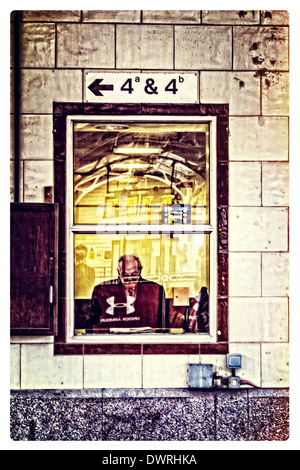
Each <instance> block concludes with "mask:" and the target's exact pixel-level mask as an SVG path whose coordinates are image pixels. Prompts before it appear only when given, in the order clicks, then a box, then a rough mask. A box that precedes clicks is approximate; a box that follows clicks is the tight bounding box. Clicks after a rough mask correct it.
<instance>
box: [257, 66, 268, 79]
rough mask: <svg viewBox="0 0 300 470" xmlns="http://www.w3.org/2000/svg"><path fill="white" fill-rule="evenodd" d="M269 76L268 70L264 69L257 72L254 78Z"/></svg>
mask: <svg viewBox="0 0 300 470" xmlns="http://www.w3.org/2000/svg"><path fill="white" fill-rule="evenodd" d="M266 75H268V69H265V68H262V69H259V70H257V71H256V72H255V74H254V78H259V77H265V76H266Z"/></svg>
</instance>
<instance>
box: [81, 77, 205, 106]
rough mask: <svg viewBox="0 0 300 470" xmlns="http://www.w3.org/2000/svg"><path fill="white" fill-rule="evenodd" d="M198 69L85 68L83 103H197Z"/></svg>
mask: <svg viewBox="0 0 300 470" xmlns="http://www.w3.org/2000/svg"><path fill="white" fill-rule="evenodd" d="M198 90H199V87H198V74H197V73H175V72H174V73H154V72H149V73H145V72H143V73H123V72H122V73H120V72H112V73H106V72H104V73H101V72H86V74H85V97H84V101H85V102H86V103H198V102H199V93H198Z"/></svg>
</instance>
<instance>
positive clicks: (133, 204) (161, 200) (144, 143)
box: [74, 122, 209, 224]
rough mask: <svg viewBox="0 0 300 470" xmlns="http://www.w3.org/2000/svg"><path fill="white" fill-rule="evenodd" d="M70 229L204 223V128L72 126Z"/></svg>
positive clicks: (206, 160) (206, 187) (206, 190)
mask: <svg viewBox="0 0 300 470" xmlns="http://www.w3.org/2000/svg"><path fill="white" fill-rule="evenodd" d="M74 223H75V224H102V223H105V224H160V223H164V224H176V223H181V224H182V223H183V224H189V223H192V224H207V223H209V126H208V124H203V123H200V124H195V123H190V124H188V123H183V124H181V123H149V122H148V123H126V124H115V123H111V124H101V123H77V124H74Z"/></svg>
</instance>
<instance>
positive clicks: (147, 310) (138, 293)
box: [74, 233, 210, 334]
mask: <svg viewBox="0 0 300 470" xmlns="http://www.w3.org/2000/svg"><path fill="white" fill-rule="evenodd" d="M74 249H75V257H74V259H75V269H74V273H75V279H74V289H75V291H74V297H75V334H85V333H94V334H97V333H104V332H105V333H115V332H120V331H123V329H124V328H125V329H126V330H127V332H129V331H133V332H136V331H138V332H139V331H140V332H145V331H146V332H147V331H149V332H165V331H170V329H176V331H177V329H178V332H182V333H183V332H192V333H207V332H208V330H209V308H208V295H209V287H210V279H209V234H204V233H197V234H195V233H194V234H175V233H171V234H162V233H160V234H126V235H125V234H113V235H104V234H103V235H102V234H95V233H94V234H87V233H85V234H84V233H78V234H75V235H74ZM124 254H129V255H128V256H126V257H125V258H122V257H123V255H124ZM133 254H134V256H133Z"/></svg>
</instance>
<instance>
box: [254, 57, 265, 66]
mask: <svg viewBox="0 0 300 470" xmlns="http://www.w3.org/2000/svg"><path fill="white" fill-rule="evenodd" d="M264 61H265V59H263V58H262V57H259V56H255V57H252V62H253V64H254V65H261V64H262V63H263V62H264Z"/></svg>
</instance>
